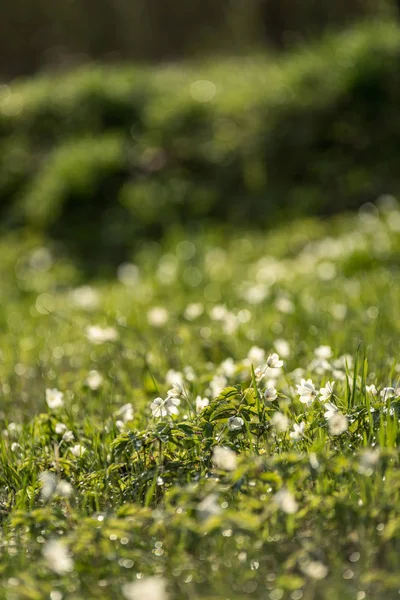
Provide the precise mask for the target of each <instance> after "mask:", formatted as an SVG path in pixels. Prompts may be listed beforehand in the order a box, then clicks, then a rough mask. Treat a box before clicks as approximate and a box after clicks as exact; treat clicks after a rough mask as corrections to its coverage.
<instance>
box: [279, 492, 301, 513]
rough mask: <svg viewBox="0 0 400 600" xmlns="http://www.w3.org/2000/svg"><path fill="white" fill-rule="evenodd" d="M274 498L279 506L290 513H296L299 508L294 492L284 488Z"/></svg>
mask: <svg viewBox="0 0 400 600" xmlns="http://www.w3.org/2000/svg"><path fill="white" fill-rule="evenodd" d="M273 499H274V502H275V504H276V505H277V506H278V508H280V509H281V510H282V511H283V512H285V513H286V514H288V515H292V514H294V513H295V512H297V510H298V508H299V505H298V504H297V502H296V500H295V498H294V496H293V494H291V492H289V490H286V489H284V488H283V489H281V490H279V492H277V493H276V494H275V496H274V498H273Z"/></svg>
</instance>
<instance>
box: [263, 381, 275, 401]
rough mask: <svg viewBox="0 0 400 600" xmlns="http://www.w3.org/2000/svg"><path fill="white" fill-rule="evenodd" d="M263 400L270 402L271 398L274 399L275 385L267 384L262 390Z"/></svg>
mask: <svg viewBox="0 0 400 600" xmlns="http://www.w3.org/2000/svg"><path fill="white" fill-rule="evenodd" d="M263 396H264V400H266V401H267V402H272V401H273V400H276V399H277V397H278V392H277V390H276V389H275V387H274V386H273V385H272V386H269V387H267V388H266V389H265V390H264V394H263Z"/></svg>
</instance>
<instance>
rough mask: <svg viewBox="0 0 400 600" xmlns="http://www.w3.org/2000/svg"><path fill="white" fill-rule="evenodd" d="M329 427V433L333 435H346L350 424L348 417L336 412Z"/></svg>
mask: <svg viewBox="0 0 400 600" xmlns="http://www.w3.org/2000/svg"><path fill="white" fill-rule="evenodd" d="M328 425H329V433H330V434H331V435H340V434H341V433H344V432H345V431H346V430H347V428H348V426H349V422H348V420H347V417H345V416H344V415H342V413H340V412H336V413H335V414H334V415H332V416H331V418H330V419H329V421H328Z"/></svg>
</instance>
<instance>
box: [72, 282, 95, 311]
mask: <svg viewBox="0 0 400 600" xmlns="http://www.w3.org/2000/svg"><path fill="white" fill-rule="evenodd" d="M71 300H72V302H73V303H74V304H75V306H78V307H79V308H83V309H84V310H88V311H89V310H94V309H96V308H97V307H98V305H99V303H100V295H99V293H98V292H97V291H96V290H95V289H94V288H92V287H90V286H89V285H83V286H81V287H77V288H75V289H74V290H73V291H72V292H71Z"/></svg>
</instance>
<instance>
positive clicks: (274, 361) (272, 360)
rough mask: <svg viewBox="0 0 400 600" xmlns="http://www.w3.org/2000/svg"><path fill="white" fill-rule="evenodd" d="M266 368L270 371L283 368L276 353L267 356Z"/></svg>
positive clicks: (281, 361)
mask: <svg viewBox="0 0 400 600" xmlns="http://www.w3.org/2000/svg"><path fill="white" fill-rule="evenodd" d="M267 367H268V368H270V369H280V368H281V367H283V360H281V359H280V358H279V355H278V354H277V353H276V352H273V353H272V354H270V355H269V356H268V358H267Z"/></svg>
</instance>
